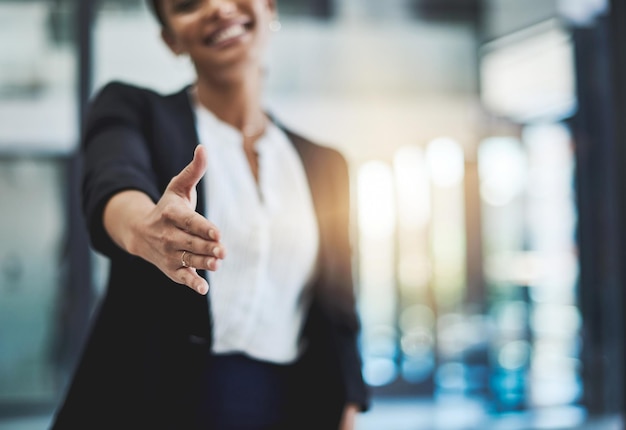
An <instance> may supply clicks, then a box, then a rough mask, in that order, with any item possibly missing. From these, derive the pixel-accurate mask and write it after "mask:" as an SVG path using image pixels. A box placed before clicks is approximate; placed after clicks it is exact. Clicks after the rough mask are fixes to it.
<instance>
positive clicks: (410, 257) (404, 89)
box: [0, 0, 626, 430]
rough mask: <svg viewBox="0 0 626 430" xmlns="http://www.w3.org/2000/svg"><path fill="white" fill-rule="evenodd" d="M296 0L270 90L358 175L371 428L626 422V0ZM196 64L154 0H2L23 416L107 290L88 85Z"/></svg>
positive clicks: (5, 335)
mask: <svg viewBox="0 0 626 430" xmlns="http://www.w3.org/2000/svg"><path fill="white" fill-rule="evenodd" d="M278 6H279V12H280V18H281V23H282V29H281V30H280V31H279V32H277V33H275V34H274V36H273V39H274V40H273V42H272V45H271V49H270V51H269V54H268V56H267V73H268V74H267V79H268V87H267V88H268V91H267V94H266V100H267V106H268V109H270V110H271V111H272V112H273V113H274V115H275V116H276V117H277V118H279V119H280V120H281V121H282V122H283V123H285V124H287V125H289V126H291V127H292V128H294V129H296V130H299V131H300V132H302V133H303V134H305V135H308V136H309V137H311V138H312V139H315V140H317V141H320V142H321V143H325V144H327V145H330V146H334V147H336V148H339V149H340V150H341V151H343V152H344V154H345V155H346V157H347V158H348V160H349V163H350V167H351V172H352V178H353V193H352V195H353V200H354V201H353V207H354V221H355V222H354V226H355V229H354V236H353V237H354V249H355V274H356V279H357V285H356V288H357V294H358V305H359V311H360V315H361V320H362V325H363V333H362V339H361V347H362V351H363V357H364V374H365V377H366V380H367V382H368V384H369V385H370V386H371V387H372V391H373V393H374V406H373V409H372V411H371V412H368V413H367V414H364V415H362V416H360V417H359V421H358V426H357V430H374V429H376V430H410V429H415V430H418V429H419V430H422V429H428V430H439V429H476V430H483V429H507V430H512V429H557V428H558V429H583V428H585V429H611V430H618V429H623V428H624V425H623V421H622V415H623V413H624V410H625V408H626V391H625V387H626V384H625V382H626V374H625V370H626V369H625V368H624V363H625V360H626V357H625V351H624V346H625V344H626V334H625V324H626V317H625V313H626V312H625V309H626V296H625V295H624V292H623V291H624V285H625V282H626V265H625V264H624V263H623V262H624V261H626V228H625V225H626V223H624V222H622V220H623V219H626V146H625V145H624V144H625V143H626V121H623V117H626V4H625V3H624V2H623V1H622V0H279V1H278ZM190 77H191V69H190V65H189V64H188V63H187V61H186V60H185V59H178V58H175V57H173V56H172V55H171V54H170V53H169V51H167V49H166V48H165V46H164V45H163V44H162V42H161V41H160V39H159V28H158V26H157V24H156V22H155V21H154V19H153V17H152V16H151V15H150V14H149V12H148V10H147V9H146V6H145V2H144V1H143V0H98V1H96V0H91V1H87V0H0V220H1V222H0V238H1V240H0V428H1V429H15V430H18V429H22V430H36V429H44V428H47V425H48V423H49V420H50V416H51V414H52V413H53V411H54V409H55V407H56V406H57V404H58V402H59V400H60V398H61V396H62V394H63V392H64V389H65V384H66V383H67V378H68V376H69V373H70V372H71V370H72V368H73V366H74V364H75V362H76V359H77V356H78V354H79V352H80V349H81V347H82V342H83V340H84V337H85V335H86V333H87V331H88V328H89V323H90V316H91V314H92V312H93V310H94V309H95V308H96V306H97V303H98V300H99V298H100V297H101V294H102V292H103V285H104V280H105V276H106V266H107V261H106V260H105V259H103V258H102V257H101V256H100V255H97V254H95V253H93V252H92V251H90V249H89V244H88V241H87V238H86V236H85V232H84V229H83V224H82V218H81V213H80V201H79V184H78V174H79V168H80V166H79V164H78V162H77V158H76V151H77V145H78V140H79V135H80V124H81V119H82V115H83V113H84V110H85V106H86V103H87V101H88V100H89V98H90V97H91V96H92V95H93V94H94V93H95V92H96V91H97V90H98V89H99V88H100V87H101V86H102V85H103V84H105V83H106V82H108V81H110V80H113V79H119V80H125V81H129V82H133V83H137V84H140V85H146V86H152V87H155V88H157V89H159V90H161V91H164V92H167V91H175V90H177V89H179V88H180V87H182V86H183V85H186V84H187V83H189V79H190ZM623 162H624V163H623Z"/></svg>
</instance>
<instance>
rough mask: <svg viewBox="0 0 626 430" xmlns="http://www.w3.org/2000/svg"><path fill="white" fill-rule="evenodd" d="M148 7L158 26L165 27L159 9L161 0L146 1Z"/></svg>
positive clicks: (161, 11)
mask: <svg viewBox="0 0 626 430" xmlns="http://www.w3.org/2000/svg"><path fill="white" fill-rule="evenodd" d="M148 7H149V8H150V10H151V11H152V13H153V14H154V16H155V17H156V19H157V20H158V21H159V24H161V27H166V24H165V18H164V17H163V10H162V9H161V7H162V6H161V0H148Z"/></svg>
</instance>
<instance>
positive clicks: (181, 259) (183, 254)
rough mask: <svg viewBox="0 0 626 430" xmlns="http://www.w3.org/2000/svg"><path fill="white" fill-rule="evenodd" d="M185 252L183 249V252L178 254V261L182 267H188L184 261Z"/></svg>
mask: <svg viewBox="0 0 626 430" xmlns="http://www.w3.org/2000/svg"><path fill="white" fill-rule="evenodd" d="M186 253H187V251H183V253H182V254H181V256H180V262H181V264H182V265H183V267H189V266H188V265H187V262H186V261H185V254H186Z"/></svg>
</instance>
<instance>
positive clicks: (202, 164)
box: [168, 145, 207, 196]
mask: <svg viewBox="0 0 626 430" xmlns="http://www.w3.org/2000/svg"><path fill="white" fill-rule="evenodd" d="M206 168H207V158H206V150H205V149H204V147H203V146H202V145H198V146H196V149H195V151H194V154H193V160H191V162H190V163H189V164H188V165H187V166H186V167H185V168H184V169H183V170H182V171H181V172H180V173H179V174H178V175H176V176H174V178H172V180H171V182H170V184H169V185H168V188H169V189H170V190H172V191H173V192H175V193H176V194H179V195H181V196H188V195H190V193H191V192H192V190H193V189H194V188H195V187H196V185H198V182H200V179H202V176H203V175H204V172H205V171H206Z"/></svg>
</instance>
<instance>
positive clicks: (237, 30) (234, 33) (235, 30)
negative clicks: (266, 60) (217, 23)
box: [211, 25, 246, 43]
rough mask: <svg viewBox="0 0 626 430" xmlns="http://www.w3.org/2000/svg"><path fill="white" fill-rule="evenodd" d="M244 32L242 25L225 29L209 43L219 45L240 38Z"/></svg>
mask: <svg viewBox="0 0 626 430" xmlns="http://www.w3.org/2000/svg"><path fill="white" fill-rule="evenodd" d="M245 31H246V29H245V28H244V27H243V25H233V26H231V27H228V28H225V29H224V30H222V31H220V32H219V33H217V34H216V35H215V36H213V38H212V39H211V42H213V43H220V42H223V41H225V40H228V39H232V38H234V37H238V36H241V35H242V34H244V33H245Z"/></svg>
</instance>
